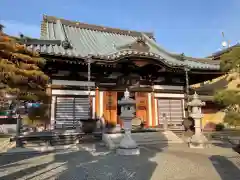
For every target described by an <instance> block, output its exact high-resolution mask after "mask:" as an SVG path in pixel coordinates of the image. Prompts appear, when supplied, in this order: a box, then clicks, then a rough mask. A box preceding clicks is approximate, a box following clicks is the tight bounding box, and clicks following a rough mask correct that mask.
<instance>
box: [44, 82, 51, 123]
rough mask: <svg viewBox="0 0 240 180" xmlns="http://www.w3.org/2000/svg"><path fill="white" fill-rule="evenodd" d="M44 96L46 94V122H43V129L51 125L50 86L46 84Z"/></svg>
mask: <svg viewBox="0 0 240 180" xmlns="http://www.w3.org/2000/svg"><path fill="white" fill-rule="evenodd" d="M46 94H47V100H46V102H45V103H46V104H47V109H48V110H47V121H45V127H46V126H48V125H50V124H51V103H52V88H51V84H47V86H46Z"/></svg>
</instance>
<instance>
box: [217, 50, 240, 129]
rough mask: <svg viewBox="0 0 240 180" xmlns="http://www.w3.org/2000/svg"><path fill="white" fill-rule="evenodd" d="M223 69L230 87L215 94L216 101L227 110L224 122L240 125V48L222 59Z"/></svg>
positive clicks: (226, 54)
mask: <svg viewBox="0 0 240 180" xmlns="http://www.w3.org/2000/svg"><path fill="white" fill-rule="evenodd" d="M220 66H221V69H222V70H223V71H224V72H226V73H227V74H226V76H227V80H228V86H227V87H226V88H225V89H223V90H221V91H218V92H216V93H215V97H214V98H215V101H216V102H218V103H219V104H221V105H222V106H223V107H224V108H225V110H226V116H225V118H224V121H225V122H227V123H228V124H230V125H234V126H237V125H240V47H235V48H233V49H232V50H231V51H229V52H227V53H225V54H224V55H222V57H221V63H220Z"/></svg>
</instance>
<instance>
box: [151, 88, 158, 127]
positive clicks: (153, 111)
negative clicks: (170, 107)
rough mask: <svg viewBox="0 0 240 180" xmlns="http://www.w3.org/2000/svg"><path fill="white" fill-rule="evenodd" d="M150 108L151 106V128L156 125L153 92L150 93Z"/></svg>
mask: <svg viewBox="0 0 240 180" xmlns="http://www.w3.org/2000/svg"><path fill="white" fill-rule="evenodd" d="M151 103H152V104H151V106H152V112H151V113H152V127H155V126H156V125H157V124H156V113H155V112H156V108H155V107H156V106H155V98H154V92H152V93H151Z"/></svg>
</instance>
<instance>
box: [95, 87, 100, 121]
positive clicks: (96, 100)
mask: <svg viewBox="0 0 240 180" xmlns="http://www.w3.org/2000/svg"><path fill="white" fill-rule="evenodd" d="M99 105H100V99H99V88H98V87H97V88H96V92H95V114H96V117H100V107H99Z"/></svg>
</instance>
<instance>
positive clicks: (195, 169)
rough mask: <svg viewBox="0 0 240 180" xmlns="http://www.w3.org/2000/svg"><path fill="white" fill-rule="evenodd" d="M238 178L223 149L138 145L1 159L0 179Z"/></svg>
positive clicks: (234, 161)
mask: <svg viewBox="0 0 240 180" xmlns="http://www.w3.org/2000/svg"><path fill="white" fill-rule="evenodd" d="M55 179H59V180H228V179H229V180H239V179H240V156H239V155H237V154H236V153H235V152H233V151H232V150H231V149H230V148H226V147H213V148H208V149H204V150H194V149H189V148H187V147H186V146H184V145H175V146H168V147H162V146H160V145H146V146H142V147H141V154H140V156H118V155H116V154H115V153H114V152H109V151H108V150H106V148H105V147H103V146H100V145H99V144H95V145H94V144H88V145H87V144H85V145H79V147H78V149H75V150H65V151H64V152H57V153H51V154H42V155H17V154H16V155H11V156H10V155H5V156H0V180H55Z"/></svg>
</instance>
